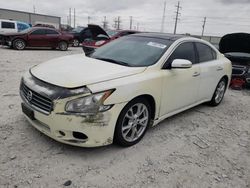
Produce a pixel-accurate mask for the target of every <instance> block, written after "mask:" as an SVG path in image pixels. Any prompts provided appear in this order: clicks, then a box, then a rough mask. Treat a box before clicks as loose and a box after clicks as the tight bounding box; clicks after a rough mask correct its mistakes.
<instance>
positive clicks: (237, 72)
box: [232, 65, 247, 76]
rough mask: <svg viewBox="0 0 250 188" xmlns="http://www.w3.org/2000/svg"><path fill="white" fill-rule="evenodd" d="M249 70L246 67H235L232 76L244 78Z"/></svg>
mask: <svg viewBox="0 0 250 188" xmlns="http://www.w3.org/2000/svg"><path fill="white" fill-rule="evenodd" d="M246 71H247V68H246V67H244V66H239V65H233V70H232V75H233V76H242V75H244V74H245V73H246Z"/></svg>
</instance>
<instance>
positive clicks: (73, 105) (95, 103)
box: [65, 90, 114, 114]
mask: <svg viewBox="0 0 250 188" xmlns="http://www.w3.org/2000/svg"><path fill="white" fill-rule="evenodd" d="M113 91H114V90H108V91H105V92H102V93H96V94H92V95H90V96H86V97H83V98H79V99H75V100H72V101H69V102H68V103H67V104H66V107H65V110H66V112H71V113H86V114H92V113H97V112H104V111H107V110H109V109H110V108H111V107H112V105H104V104H103V102H104V101H105V100H106V99H107V98H108V97H109V96H110V95H111V94H112V93H113Z"/></svg>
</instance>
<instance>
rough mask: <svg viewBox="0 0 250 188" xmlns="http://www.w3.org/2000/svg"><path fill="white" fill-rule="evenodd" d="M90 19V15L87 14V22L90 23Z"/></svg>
mask: <svg viewBox="0 0 250 188" xmlns="http://www.w3.org/2000/svg"><path fill="white" fill-rule="evenodd" d="M90 19H91V17H90V16H88V24H90Z"/></svg>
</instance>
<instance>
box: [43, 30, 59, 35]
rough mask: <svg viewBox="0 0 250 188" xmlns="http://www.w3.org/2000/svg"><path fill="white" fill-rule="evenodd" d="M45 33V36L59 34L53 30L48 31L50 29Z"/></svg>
mask: <svg viewBox="0 0 250 188" xmlns="http://www.w3.org/2000/svg"><path fill="white" fill-rule="evenodd" d="M46 33H47V35H58V34H59V33H58V32H56V31H54V30H50V29H48V30H46Z"/></svg>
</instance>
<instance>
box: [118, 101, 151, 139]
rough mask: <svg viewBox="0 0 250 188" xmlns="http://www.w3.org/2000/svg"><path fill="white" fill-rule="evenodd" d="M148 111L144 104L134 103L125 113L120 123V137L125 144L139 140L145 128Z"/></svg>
mask: <svg viewBox="0 0 250 188" xmlns="http://www.w3.org/2000/svg"><path fill="white" fill-rule="evenodd" d="M148 121H149V111H148V108H147V106H146V105H145V104H143V103H136V104H135V105H133V106H132V107H130V108H129V110H128V111H127V113H126V115H125V117H124V119H123V122H122V137H123V139H124V140H126V141H127V142H134V141H136V140H137V139H139V138H140V137H141V136H142V135H143V133H144V132H145V130H146V128H147V124H148Z"/></svg>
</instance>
